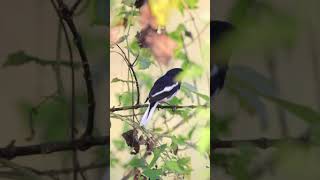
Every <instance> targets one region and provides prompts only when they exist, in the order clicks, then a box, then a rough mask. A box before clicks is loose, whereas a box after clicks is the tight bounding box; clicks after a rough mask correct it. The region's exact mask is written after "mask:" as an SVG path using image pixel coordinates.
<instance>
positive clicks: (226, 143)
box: [211, 138, 309, 149]
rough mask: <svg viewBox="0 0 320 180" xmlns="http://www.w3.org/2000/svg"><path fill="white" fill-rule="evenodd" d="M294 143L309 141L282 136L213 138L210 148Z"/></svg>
mask: <svg viewBox="0 0 320 180" xmlns="http://www.w3.org/2000/svg"><path fill="white" fill-rule="evenodd" d="M285 143H295V144H306V143H309V140H308V138H284V139H268V138H259V139H250V140H213V143H212V147H211V148H212V149H222V148H235V147H238V146H243V145H253V146H255V147H257V148H261V149H268V148H270V147H274V146H277V145H279V144H285Z"/></svg>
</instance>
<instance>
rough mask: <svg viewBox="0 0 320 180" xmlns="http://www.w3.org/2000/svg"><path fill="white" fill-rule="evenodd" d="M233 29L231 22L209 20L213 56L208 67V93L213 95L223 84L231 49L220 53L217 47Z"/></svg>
mask: <svg viewBox="0 0 320 180" xmlns="http://www.w3.org/2000/svg"><path fill="white" fill-rule="evenodd" d="M233 30H234V27H233V25H232V24H230V23H228V22H224V21H211V33H210V34H211V35H210V36H211V42H213V58H211V62H210V66H211V67H210V69H211V76H210V81H211V82H210V95H211V97H214V96H215V95H216V94H217V93H218V91H219V90H220V89H222V88H223V86H224V81H225V78H226V75H227V71H228V61H229V59H230V56H231V49H227V50H226V51H225V52H223V53H220V52H219V51H218V50H217V48H218V47H219V45H220V43H221V42H222V41H223V40H224V39H225V38H226V37H227V36H228V34H229V33H230V32H232V31H233Z"/></svg>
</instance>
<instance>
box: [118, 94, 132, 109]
mask: <svg viewBox="0 0 320 180" xmlns="http://www.w3.org/2000/svg"><path fill="white" fill-rule="evenodd" d="M117 96H118V100H119V103H120V104H121V105H123V106H130V105H132V104H133V101H134V100H135V97H136V92H134V93H132V92H124V93H122V94H118V95H117ZM133 96H134V97H133Z"/></svg>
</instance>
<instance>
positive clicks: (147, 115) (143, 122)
mask: <svg viewBox="0 0 320 180" xmlns="http://www.w3.org/2000/svg"><path fill="white" fill-rule="evenodd" d="M158 104H159V102H152V103H150V104H149V106H148V108H147V110H146V112H145V113H144V115H143V116H142V119H141V121H140V126H146V125H147V123H148V121H149V120H150V119H151V117H152V115H153V113H154V111H155V110H156V108H157V106H158Z"/></svg>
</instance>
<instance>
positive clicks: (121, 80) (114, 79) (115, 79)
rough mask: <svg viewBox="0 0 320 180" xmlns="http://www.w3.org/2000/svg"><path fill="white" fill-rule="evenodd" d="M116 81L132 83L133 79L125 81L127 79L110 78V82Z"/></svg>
mask: <svg viewBox="0 0 320 180" xmlns="http://www.w3.org/2000/svg"><path fill="white" fill-rule="evenodd" d="M116 82H123V83H133V81H127V80H123V79H119V78H113V79H112V80H111V83H116Z"/></svg>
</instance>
